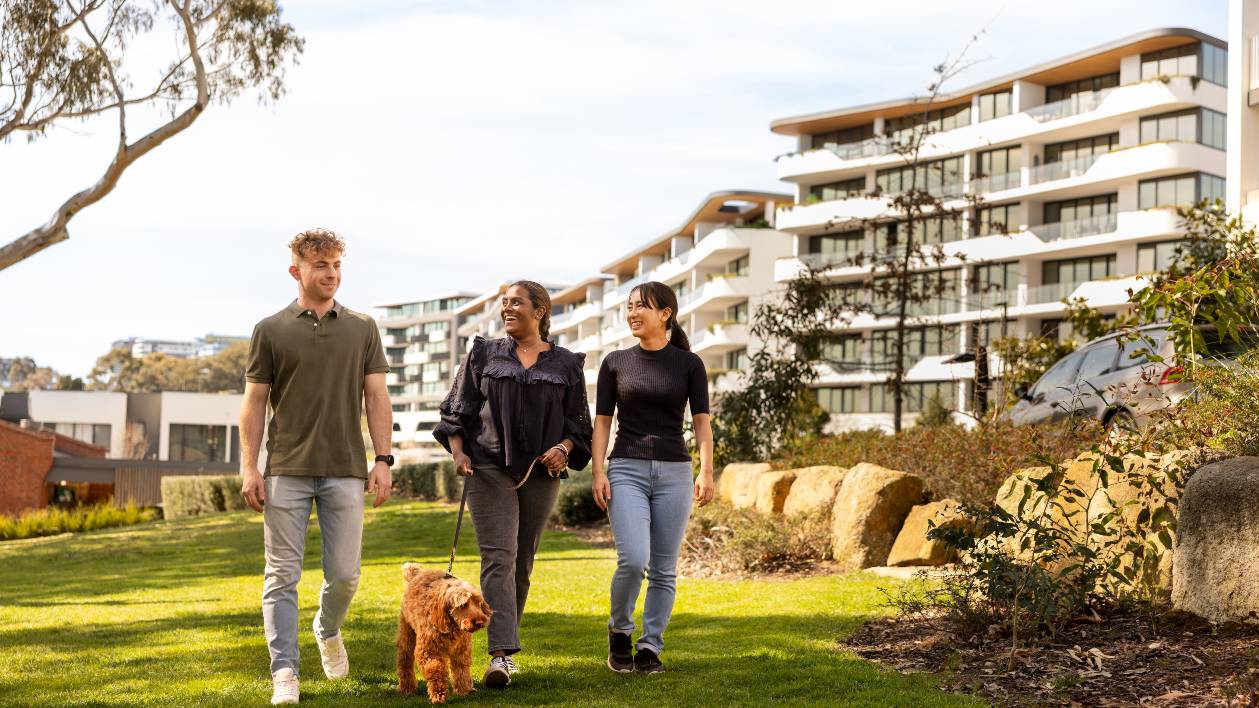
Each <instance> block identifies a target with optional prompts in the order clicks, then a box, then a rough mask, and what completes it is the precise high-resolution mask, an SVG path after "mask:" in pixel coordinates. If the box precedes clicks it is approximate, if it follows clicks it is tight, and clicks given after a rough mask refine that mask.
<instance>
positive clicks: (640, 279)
mask: <svg viewBox="0 0 1259 708" xmlns="http://www.w3.org/2000/svg"><path fill="white" fill-rule="evenodd" d="M645 282H647V275H646V274H645V273H644V274H643V275H640V276H637V277H634V278H630V279H629V280H627V281H625V282H624V283H621V284H620V285H618V286H616V294H617V295H618V296H620V295H628V294H629V291H631V290H633V289H634V288H635V287H637V286H639V285H642V284H643V283H645Z"/></svg>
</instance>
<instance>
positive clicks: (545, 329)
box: [508, 280, 551, 341]
mask: <svg viewBox="0 0 1259 708" xmlns="http://www.w3.org/2000/svg"><path fill="white" fill-rule="evenodd" d="M508 287H521V288H524V289H525V292H527V293H529V302H530V303H532V304H533V308H534V309H535V310H536V309H538V308H544V309H545V311H546V314H544V315H542V321H541V322H539V323H538V335H539V336H541V337H542V340H543V341H546V340H547V339H549V338H550V336H551V293H548V292H547V291H546V288H544V287H542V286H541V285H539V284H537V283H535V282H533V281H532V280H517V281H516V282H514V283H512V284H511V285H509V286H508Z"/></svg>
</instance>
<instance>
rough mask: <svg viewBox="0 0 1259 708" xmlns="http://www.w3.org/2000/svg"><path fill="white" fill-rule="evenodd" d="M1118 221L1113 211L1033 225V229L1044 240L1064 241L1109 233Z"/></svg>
mask: <svg viewBox="0 0 1259 708" xmlns="http://www.w3.org/2000/svg"><path fill="white" fill-rule="evenodd" d="M1117 223H1118V222H1117V215H1116V214H1115V213H1114V212H1112V213H1110V214H1099V215H1097V216H1089V217H1086V218H1083V219H1074V220H1072V221H1055V222H1054V223H1051V224H1041V225H1039V226H1033V227H1032V228H1031V231H1032V233H1034V234H1036V236H1037V237H1038V238H1040V240H1042V241H1046V242H1048V241H1062V240H1065V239H1072V238H1083V237H1085V236H1096V235H1097V234H1108V233H1110V232H1112V231H1114V230H1115V228H1116V225H1117Z"/></svg>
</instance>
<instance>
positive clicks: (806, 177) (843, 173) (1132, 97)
mask: <svg viewBox="0 0 1259 708" xmlns="http://www.w3.org/2000/svg"><path fill="white" fill-rule="evenodd" d="M1195 84H1196V85H1195ZM1199 105H1200V106H1206V107H1207V108H1212V109H1214V110H1217V111H1220V112H1224V111H1226V110H1227V89H1226V88H1225V87H1223V86H1217V85H1216V84H1213V83H1210V82H1208V81H1197V80H1196V79H1192V78H1191V77H1188V76H1173V77H1171V78H1170V79H1169V80H1168V81H1167V82H1166V83H1164V82H1163V81H1160V80H1157V79H1152V80H1149V81H1141V82H1138V83H1133V84H1127V85H1124V86H1118V87H1115V88H1111V89H1105V90H1103V91H1098V92H1092V93H1088V94H1077V96H1075V97H1072V98H1070V99H1066V100H1063V101H1055V102H1053V103H1048V104H1044V105H1040V106H1035V107H1032V108H1029V109H1027V110H1026V111H1023V112H1021V113H1015V114H1012V115H1009V116H1005V117H1002V118H996V119H994V120H989V121H983V122H981V123H974V124H971V125H968V126H963V127H961V128H955V129H954V130H949V131H945V132H941V133H936V134H934V135H932V136H930V138H928V141H927V144H926V145H924V146H923V149H922V151H921V153H920V157H921V159H924V160H927V159H934V158H937V157H942V156H946V155H956V154H961V153H964V152H969V151H972V150H981V149H985V148H986V147H987V146H989V145H995V144H998V143H1007V142H1014V141H1022V140H1030V141H1034V142H1044V143H1049V142H1056V141H1058V140H1068V139H1072V138H1074V137H1079V135H1081V134H1082V133H1081V131H1080V127H1081V126H1083V125H1085V124H1088V123H1092V122H1097V121H1102V120H1108V119H1114V118H1124V117H1132V116H1136V115H1148V114H1151V113H1158V112H1162V111H1173V110H1177V109H1180V108H1190V107H1192V106H1199ZM876 140H877V138H876ZM904 162H905V160H904V158H903V157H902V156H901V155H899V154H895V153H884V154H881V155H879V154H868V155H867V154H864V152H862V153H859V154H855V155H853V156H851V157H849V156H846V155H841V154H838V153H836V152H834V151H831V150H827V149H822V150H807V151H805V152H800V153H793V154H790V155H783V156H781V157H779V158H778V160H777V163H776V164H777V167H778V178H779V179H781V180H786V181H789V182H809V183H813V182H825V181H831V180H834V179H842V178H844V177H853V176H856V175H857V174H860V173H861V172H864V171H866V170H869V169H879V168H883V167H891V166H894V165H900V164H904Z"/></svg>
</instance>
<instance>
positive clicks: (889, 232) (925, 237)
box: [874, 213, 962, 253]
mask: <svg viewBox="0 0 1259 708" xmlns="http://www.w3.org/2000/svg"><path fill="white" fill-rule="evenodd" d="M908 228H909V224H908V222H905V221H888V222H884V223H882V224H879V225H878V226H876V227H874V247H875V249H876V250H877V251H879V252H880V253H884V252H887V251H888V250H890V249H893V248H904V246H905V243H906V242H907V241H908V240H909V236H910V234H909V232H908V230H907V229H908ZM961 239H962V217H961V215H960V214H957V213H952V214H942V215H940V216H924V217H922V218H919V219H915V220H914V233H913V240H914V243H915V244H918V245H923V246H932V245H935V244H939V243H950V242H953V241H960V240H961Z"/></svg>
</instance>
